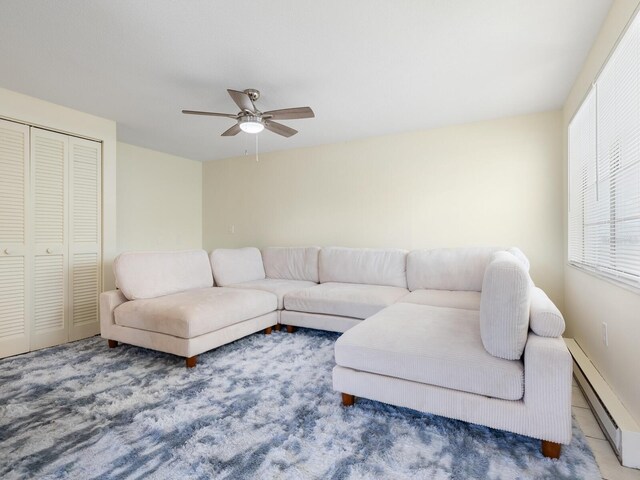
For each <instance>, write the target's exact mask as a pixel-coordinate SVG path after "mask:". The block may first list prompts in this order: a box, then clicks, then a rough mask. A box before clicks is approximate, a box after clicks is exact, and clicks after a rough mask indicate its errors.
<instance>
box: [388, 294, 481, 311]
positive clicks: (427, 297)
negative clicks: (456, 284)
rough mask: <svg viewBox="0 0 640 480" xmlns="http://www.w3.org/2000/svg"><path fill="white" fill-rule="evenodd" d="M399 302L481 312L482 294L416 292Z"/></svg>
mask: <svg viewBox="0 0 640 480" xmlns="http://www.w3.org/2000/svg"><path fill="white" fill-rule="evenodd" d="M398 301H399V302H402V303H416V304H418V305H431V306H432V307H449V308H464V309H465V310H480V292H470V291H465V290H461V291H455V290H414V291H413V292H411V293H410V294H409V295H407V296H405V297H402V298H401V299H400V300H398Z"/></svg>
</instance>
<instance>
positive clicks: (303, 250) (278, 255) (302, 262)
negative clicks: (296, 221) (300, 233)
mask: <svg viewBox="0 0 640 480" xmlns="http://www.w3.org/2000/svg"><path fill="white" fill-rule="evenodd" d="M319 252H320V248H319V247H267V248H263V249H262V262H263V263H264V272H265V274H266V276H267V278H277V279H282V280H306V281H308V282H316V283H318V282H319V278H318V253H319Z"/></svg>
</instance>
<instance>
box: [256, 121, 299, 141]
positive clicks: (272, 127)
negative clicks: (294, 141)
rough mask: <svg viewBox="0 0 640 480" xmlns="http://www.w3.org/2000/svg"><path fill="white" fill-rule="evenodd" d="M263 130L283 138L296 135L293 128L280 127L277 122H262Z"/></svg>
mask: <svg viewBox="0 0 640 480" xmlns="http://www.w3.org/2000/svg"><path fill="white" fill-rule="evenodd" d="M264 128H266V129H267V130H269V131H270V132H273V133H277V134H278V135H282V136H283V137H287V138H289V137H290V136H292V135H295V134H296V133H298V131H297V130H294V129H293V128H290V127H287V126H286V125H282V124H281V123H278V122H272V121H270V120H267V121H265V122H264Z"/></svg>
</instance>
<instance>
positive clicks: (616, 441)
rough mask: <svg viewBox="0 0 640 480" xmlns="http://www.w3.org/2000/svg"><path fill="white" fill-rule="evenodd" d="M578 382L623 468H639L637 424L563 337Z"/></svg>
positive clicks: (639, 432) (571, 342) (584, 357)
mask: <svg viewBox="0 0 640 480" xmlns="http://www.w3.org/2000/svg"><path fill="white" fill-rule="evenodd" d="M565 343H566V344H567V348H569V351H570V352H571V355H572V356H573V361H574V362H573V373H574V375H575V377H576V380H577V382H578V385H580V388H581V389H582V391H583V392H584V394H585V398H586V399H587V402H589V405H590V406H591V410H592V411H593V413H594V416H595V417H596V420H597V421H598V423H599V424H600V426H601V427H602V431H603V432H604V434H605V436H606V437H607V438H608V440H609V443H611V446H612V447H613V450H614V452H615V453H616V455H617V456H618V458H619V459H620V462H621V463H622V465H624V466H625V467H631V468H640V426H639V425H638V423H637V422H636V421H635V420H634V419H633V417H632V416H631V414H630V413H629V412H628V410H627V409H626V408H625V407H624V405H623V404H622V402H620V400H619V399H618V397H617V396H616V394H615V393H614V392H613V390H611V387H610V386H609V384H608V383H607V382H606V381H605V380H604V378H603V377H602V375H600V372H598V370H597V369H596V367H595V366H594V365H593V363H591V360H589V357H587V355H586V354H585V353H584V351H583V350H582V348H580V345H578V343H577V342H576V341H575V340H574V339H572V338H566V339H565Z"/></svg>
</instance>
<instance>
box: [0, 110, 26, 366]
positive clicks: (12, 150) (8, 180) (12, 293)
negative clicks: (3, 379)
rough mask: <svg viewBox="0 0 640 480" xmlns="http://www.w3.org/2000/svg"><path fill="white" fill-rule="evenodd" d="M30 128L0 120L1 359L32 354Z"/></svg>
mask: <svg viewBox="0 0 640 480" xmlns="http://www.w3.org/2000/svg"><path fill="white" fill-rule="evenodd" d="M28 188H29V127H28V126H26V125H21V124H19V123H13V122H6V121H3V120H0V357H7V356H9V355H15V354H18V353H23V352H27V351H29V308H28V307H29V306H28V303H27V299H28V289H29V274H28V273H29V256H28V250H27V249H28V241H27V235H28V221H27V213H28V201H29V191H28Z"/></svg>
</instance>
